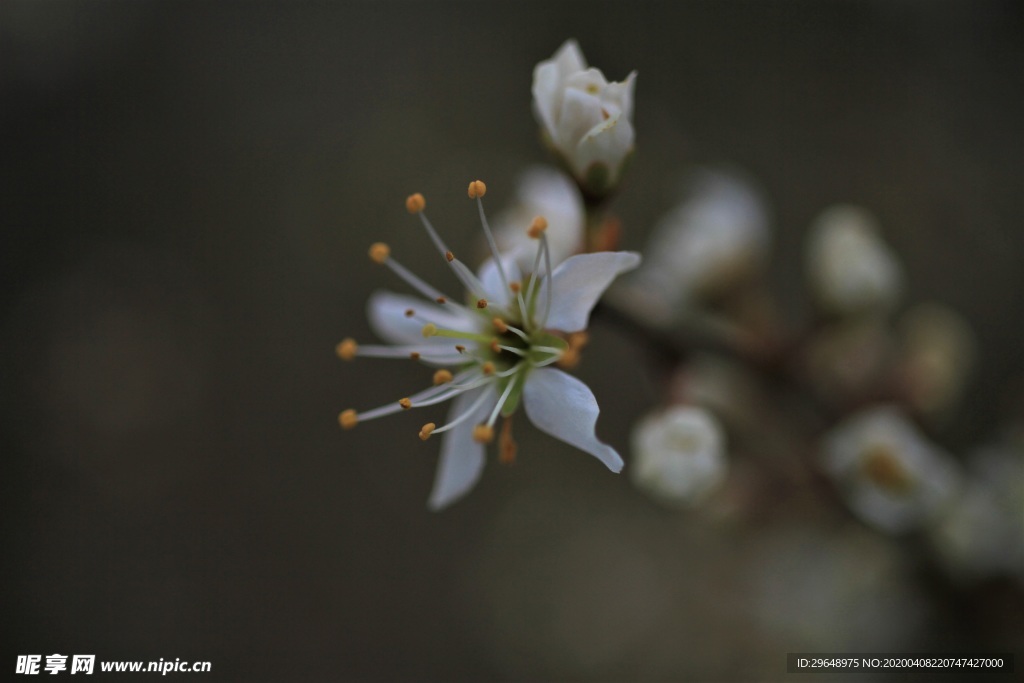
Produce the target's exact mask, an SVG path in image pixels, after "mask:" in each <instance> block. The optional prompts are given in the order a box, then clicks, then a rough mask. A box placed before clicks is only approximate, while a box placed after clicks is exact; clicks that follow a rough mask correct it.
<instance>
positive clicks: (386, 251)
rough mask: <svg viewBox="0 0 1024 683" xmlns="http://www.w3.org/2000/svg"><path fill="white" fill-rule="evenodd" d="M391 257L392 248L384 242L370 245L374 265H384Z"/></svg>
mask: <svg viewBox="0 0 1024 683" xmlns="http://www.w3.org/2000/svg"><path fill="white" fill-rule="evenodd" d="M389 256H391V247H389V246H388V245H386V244H384V243H383V242H374V243H373V244H371V245H370V258H371V259H373V262H374V263H384V262H385V261H387V260H388V257H389Z"/></svg>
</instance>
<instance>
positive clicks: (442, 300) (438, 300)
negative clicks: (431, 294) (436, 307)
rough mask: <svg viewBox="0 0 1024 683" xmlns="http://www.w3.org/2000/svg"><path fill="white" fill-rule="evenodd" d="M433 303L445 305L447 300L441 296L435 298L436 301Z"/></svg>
mask: <svg viewBox="0 0 1024 683" xmlns="http://www.w3.org/2000/svg"><path fill="white" fill-rule="evenodd" d="M434 301H436V302H437V303H439V304H446V303H448V299H446V298H444V297H443V296H439V297H437V298H436V299H434Z"/></svg>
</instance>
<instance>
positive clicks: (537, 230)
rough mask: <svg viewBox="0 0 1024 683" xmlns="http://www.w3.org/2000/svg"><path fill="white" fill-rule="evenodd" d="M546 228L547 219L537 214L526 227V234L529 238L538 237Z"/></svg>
mask: <svg viewBox="0 0 1024 683" xmlns="http://www.w3.org/2000/svg"><path fill="white" fill-rule="evenodd" d="M547 229H548V219H546V218H544V216H537V217H535V218H534V219H533V222H531V223H530V227H529V228H527V229H526V234H527V235H529V236H530V239H538V238H540V236H541V233H543V232H544V231H545V230H547Z"/></svg>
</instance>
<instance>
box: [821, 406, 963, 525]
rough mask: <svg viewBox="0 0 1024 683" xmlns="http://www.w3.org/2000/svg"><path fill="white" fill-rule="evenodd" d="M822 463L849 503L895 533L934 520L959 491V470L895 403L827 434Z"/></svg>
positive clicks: (865, 517) (871, 410)
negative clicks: (894, 405)
mask: <svg viewBox="0 0 1024 683" xmlns="http://www.w3.org/2000/svg"><path fill="white" fill-rule="evenodd" d="M822 463H823V465H824V469H825V470H826V472H827V473H828V474H829V475H831V476H832V478H833V479H834V480H835V481H836V483H837V484H838V486H839V488H840V489H841V491H842V493H843V495H844V496H845V498H846V502H847V504H848V505H849V506H850V508H851V509H852V510H853V511H854V512H855V513H856V514H857V515H858V516H860V517H861V518H862V519H863V520H864V521H866V522H867V523H869V524H871V525H872V526H874V527H876V528H878V529H880V530H882V531H885V532H888V533H892V534H900V533H905V532H908V531H912V530H914V529H918V528H920V527H922V526H924V525H925V524H927V523H930V522H933V521H935V520H936V519H937V518H938V517H939V516H941V514H942V513H943V512H945V511H946V510H947V509H948V507H949V505H950V504H951V502H952V501H953V499H954V498H955V496H956V493H957V491H958V488H959V485H960V472H959V469H958V467H957V465H956V462H955V461H954V460H953V458H952V456H950V455H949V454H947V453H945V452H944V451H942V450H941V449H940V448H939V447H938V446H935V445H934V444H932V443H930V442H929V441H928V440H927V439H925V438H924V436H922V435H921V434H920V433H919V432H918V430H917V429H916V428H915V427H914V426H913V425H912V424H911V423H910V422H909V421H908V420H907V418H906V417H905V416H904V415H903V413H902V412H901V411H900V410H899V409H898V408H895V407H893V406H882V407H877V408H871V409H868V410H866V411H863V412H861V413H858V414H856V415H854V416H853V417H850V418H848V419H847V420H846V421H845V422H844V423H842V424H841V425H839V426H838V427H836V428H835V429H833V430H832V431H831V432H830V433H829V434H828V435H827V436H826V438H825V441H824V443H823V448H822Z"/></svg>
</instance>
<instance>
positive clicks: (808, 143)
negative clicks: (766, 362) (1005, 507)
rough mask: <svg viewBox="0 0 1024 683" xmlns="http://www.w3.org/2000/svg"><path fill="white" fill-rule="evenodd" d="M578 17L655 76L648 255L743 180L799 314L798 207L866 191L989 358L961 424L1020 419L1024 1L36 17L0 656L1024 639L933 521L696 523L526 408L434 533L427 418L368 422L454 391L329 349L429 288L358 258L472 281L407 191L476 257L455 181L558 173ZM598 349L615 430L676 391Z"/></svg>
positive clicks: (13, 192) (481, 657) (7, 43)
mask: <svg viewBox="0 0 1024 683" xmlns="http://www.w3.org/2000/svg"><path fill="white" fill-rule="evenodd" d="M568 37H576V38H577V39H578V40H579V41H580V44H581V46H582V48H583V51H584V53H585V54H586V56H587V58H588V60H589V61H590V62H591V64H593V65H595V66H598V67H600V68H601V69H602V70H603V71H604V72H605V74H606V75H607V76H608V77H609V78H611V79H614V80H618V79H621V78H623V77H625V75H626V74H627V73H628V72H629V71H630V70H632V69H636V70H637V71H638V72H639V76H638V80H637V90H636V116H635V125H636V129H637V146H638V153H637V157H636V159H635V161H634V164H633V167H632V169H631V173H630V175H629V178H628V181H627V187H626V188H625V189H624V191H623V193H622V195H621V197H619V198H618V200H617V201H616V204H615V208H616V210H617V212H618V213H619V215H620V216H621V217H622V219H623V221H624V226H625V236H624V245H625V246H626V247H628V248H634V249H641V248H642V247H643V244H644V237H645V235H646V234H647V233H648V231H649V228H650V226H652V225H653V223H654V221H655V220H656V219H657V217H658V216H659V215H660V214H662V213H663V212H664V211H666V210H667V209H668V208H670V207H671V206H672V205H673V204H674V202H675V201H676V196H675V195H674V194H673V192H674V189H675V188H676V187H677V185H676V183H677V181H678V177H679V174H680V173H681V172H682V171H684V170H686V169H687V168H688V167H690V166H692V165H694V164H700V163H709V162H714V163H717V162H728V163H732V164H735V165H738V166H739V167H741V168H743V169H745V170H746V171H747V172H748V173H750V174H751V175H752V176H753V177H755V178H756V179H757V180H758V181H759V182H760V183H761V185H762V187H763V189H764V190H765V192H766V194H767V196H768V197H769V198H770V201H771V208H772V215H773V219H774V227H775V230H776V239H775V245H774V251H775V256H776V258H775V261H774V262H773V270H772V283H773V286H774V287H775V291H776V292H777V293H778V294H779V295H780V296H781V297H782V299H783V302H784V304H785V306H786V310H787V313H788V315H790V316H791V317H792V318H793V319H794V320H799V319H800V317H801V316H802V315H803V314H804V313H805V310H806V306H805V305H804V298H803V294H802V293H801V283H802V270H801V261H800V256H801V245H802V241H803V239H804V234H805V231H806V228H807V226H808V225H809V224H810V222H811V220H812V219H813V218H814V217H815V216H816V215H817V214H818V213H819V212H820V211H821V210H822V209H823V208H825V207H826V206H827V205H829V204H831V203H833V202H836V201H849V202H855V203H858V204H862V205H864V206H867V207H869V208H870V209H871V210H872V211H874V212H875V213H876V214H877V216H878V217H879V220H880V221H881V223H882V225H883V228H884V229H885V231H886V238H887V239H888V241H889V242H890V243H891V244H892V245H893V246H894V248H895V249H896V250H897V251H898V252H899V253H900V254H901V255H902V256H903V259H904V263H905V266H906V269H907V273H908V277H909V288H908V294H907V300H908V301H921V300H931V299H935V300H939V301H943V302H945V303H947V304H949V305H951V306H952V307H953V308H955V309H957V310H958V311H960V312H961V313H962V314H964V315H965V316H966V318H967V319H968V320H969V321H970V323H971V324H972V325H973V326H974V329H975V332H976V333H977V335H978V338H979V344H980V349H981V357H980V364H979V370H978V373H977V374H976V376H975V379H974V381H973V383H972V385H971V387H970V394H969V400H968V401H967V402H966V404H965V407H964V409H963V411H962V413H961V419H960V420H959V421H957V422H956V423H955V424H954V426H952V427H950V428H949V430H948V431H947V433H946V434H945V435H944V436H945V439H946V445H948V446H949V447H950V448H951V449H953V450H954V452H956V453H958V454H960V453H962V451H963V449H965V448H966V447H968V446H969V445H971V444H973V443H976V442H979V441H982V440H984V439H986V438H987V437H989V436H990V435H991V434H993V433H994V432H995V430H996V429H997V428H998V426H999V425H1000V424H1001V423H1002V422H1003V421H1004V420H1006V419H1008V416H1010V415H1012V414H1013V411H1014V410H1015V407H1017V408H1019V405H1018V404H1017V403H1015V397H1017V396H1019V395H1020V393H1019V392H1020V389H1021V387H1022V386H1024V385H1022V383H1021V377H1022V376H1024V360H1022V358H1021V356H1020V349H1021V348H1022V344H1024V328H1022V326H1021V322H1020V315H1021V311H1022V310H1024V309H1022V303H1024V302H1022V300H1021V291H1024V275H1022V269H1021V265H1022V261H1024V258H1022V257H1024V231H1022V229H1021V228H1022V226H1024V199H1022V198H1024V186H1022V178H1024V175H1022V171H1024V168H1022V159H1024V135H1022V130H1021V122H1022V121H1024V87H1022V86H1024V83H1022V80H1024V40H1022V38H1024V12H1022V10H1021V4H1020V3H1016V2H1009V1H1007V2H962V3H953V2H910V1H902V0H894V1H891V2H857V3H851V2H807V3H804V2H714V3H707V2H678V3H676V2H663V3H630V4H627V3H615V4H601V3H585V2H566V3H557V4H552V3H493V4H492V3H480V2H477V3H469V2H465V3H445V4H441V3H426V2H424V3H412V2H409V3H390V2H389V3H368V2H367V3H327V2H318V3H301V4H300V3H296V4H269V3H236V2H230V3H185V2H166V3H164V2H160V3H155V2H131V3H128V2H124V3H91V2H90V3H86V2H80V3H66V2H20V1H14V2H12V1H10V0H8V1H7V2H4V3H3V4H0V98H2V99H0V101H2V108H0V174H2V175H0V220H2V221H3V242H2V248H0V278H2V279H3V287H2V290H0V297H2V298H0V311H2V325H3V327H2V338H0V351H2V360H0V368H2V373H3V374H2V377H3V389H2V393H0V401H2V403H0V410H2V414H3V423H4V427H3V434H2V442H0V448H2V451H0V452H2V454H3V462H4V465H3V471H4V474H3V485H2V486H3V491H2V493H3V498H4V501H5V514H4V527H5V532H6V539H7V540H5V542H4V544H5V550H4V557H5V564H6V565H7V566H8V570H9V572H10V573H9V574H8V578H7V579H6V580H5V581H4V587H5V591H4V593H5V595H4V602H3V610H2V612H3V615H4V622H5V624H6V625H7V627H8V629H9V630H10V631H11V634H10V635H9V636H8V637H6V638H5V639H4V642H5V653H4V660H3V662H0V666H2V667H4V668H6V667H13V665H14V661H13V660H14V659H15V655H16V654H43V655H46V654H51V653H54V652H59V653H63V654H74V653H77V654H96V655H97V657H98V658H99V659H101V660H103V659H106V660H110V659H139V660H143V659H158V658H161V657H162V658H164V659H171V660H173V659H174V658H176V657H180V658H182V659H186V660H209V661H211V662H213V671H214V673H213V674H212V675H207V676H205V677H204V680H205V679H209V680H328V679H334V680H389V681H390V680H616V681H621V680H684V679H685V680H754V679H758V680H769V679H776V680H779V679H782V678H784V677H785V674H784V671H785V653H786V652H793V651H800V650H803V651H810V650H817V651H843V650H846V651H856V650H862V651H864V650H874V651H878V652H895V651H913V650H914V649H917V650H918V651H920V650H928V649H936V648H958V649H967V650H970V649H983V650H988V651H992V650H998V649H1002V650H1008V649H1011V648H1012V647H1016V646H1018V645H1019V644H1020V633H1021V632H1022V629H1024V624H1022V623H1021V616H1020V610H1019V609H1017V608H1015V607H1006V606H1005V605H1002V603H998V604H997V601H996V600H995V599H994V598H992V597H991V595H990V593H989V592H986V590H984V589H981V590H974V591H973V592H971V591H968V592H966V593H964V592H957V591H953V590H950V589H949V588H948V587H946V586H945V584H940V585H935V583H934V581H933V580H932V578H930V577H929V576H928V575H922V574H921V572H920V571H918V568H917V566H916V565H915V563H914V562H913V561H909V560H907V559H906V558H907V554H906V552H905V548H903V547H902V542H900V541H896V540H890V539H887V538H882V537H880V536H877V535H876V534H874V533H872V532H869V531H867V530H866V529H865V528H863V527H861V526H860V525H859V524H858V523H857V522H856V521H854V520H853V518H852V517H841V516H840V517H830V518H828V519H825V520H818V519H816V518H815V517H814V515H808V514H807V508H806V507H805V506H804V502H803V501H802V500H801V498H800V496H795V497H793V498H792V499H791V500H786V501H784V502H781V503H778V504H776V505H774V506H773V507H772V508H771V511H770V514H767V515H764V516H761V517H759V518H757V519H749V518H744V517H743V516H742V515H740V516H736V515H732V516H730V515H728V514H724V515H720V514H714V513H709V512H704V511H699V512H697V513H691V514H686V513H670V512H667V511H665V510H662V509H661V508H659V507H657V506H656V505H654V504H653V503H652V502H650V501H649V500H648V499H646V498H644V497H643V496H642V495H640V494H639V493H638V492H636V491H635V490H634V489H633V488H632V487H631V486H630V484H629V481H628V479H627V478H626V477H624V476H623V477H615V476H612V475H610V474H608V473H607V471H605V470H604V469H603V468H600V467H597V466H595V463H594V462H593V461H592V460H591V459H589V458H586V457H584V456H581V455H580V454H579V453H578V452H575V451H573V450H572V449H571V448H569V447H565V446H563V445H562V444H560V443H557V442H554V441H552V440H550V439H547V438H546V437H540V436H537V435H536V433H535V432H533V431H531V430H530V429H527V428H525V424H522V425H520V427H519V431H520V432H522V433H521V434H519V437H520V440H521V442H522V445H523V448H522V452H521V457H520V461H519V463H518V464H517V466H515V467H512V468H501V467H497V466H494V465H492V466H490V467H489V468H488V471H487V472H485V476H484V479H483V481H482V482H481V483H480V485H479V486H478V487H477V489H476V490H474V491H473V493H472V494H471V495H470V496H469V497H468V498H467V499H465V500H464V501H462V502H460V503H458V504H457V505H455V506H454V507H453V508H451V509H449V510H447V511H444V512H442V513H440V514H431V513H429V512H427V511H426V508H425V500H426V496H427V493H428V491H429V487H430V484H431V481H432V477H433V469H434V465H435V461H436V448H437V444H436V441H432V442H428V443H427V444H423V443H421V442H420V441H419V440H418V439H416V437H415V433H416V430H417V429H418V428H419V425H420V423H421V422H422V420H420V419H419V417H418V416H396V417H394V418H392V419H390V420H388V421H381V422H375V423H372V424H367V425H365V426H361V427H360V428H359V429H356V430H354V431H352V432H345V433H343V432H341V431H340V430H339V429H338V428H337V424H336V422H335V416H336V414H337V412H338V411H339V410H341V409H343V408H347V407H356V408H360V409H365V408H369V407H373V406H376V405H378V404H381V403H383V402H385V401H390V400H394V398H395V397H396V396H399V395H405V394H407V393H409V392H410V391H411V390H414V389H415V388H416V387H418V386H422V385H424V384H425V383H426V382H427V381H428V378H429V374H428V371H426V370H417V371H415V372H411V371H410V367H409V366H408V365H394V364H388V363H385V362H375V361H361V362H359V363H357V364H354V365H346V364H342V363H340V362H339V361H338V360H337V359H336V358H335V356H334V353H333V346H334V344H335V343H336V342H337V341H339V340H340V339H341V338H342V337H343V336H348V335H351V336H354V337H356V338H357V339H369V338H371V336H372V335H371V334H370V332H369V329H368V326H367V324H366V322H365V317H364V302H365V299H366V297H367V295H368V294H369V293H370V292H371V291H373V290H374V289H376V288H378V287H393V288H394V287H398V283H396V282H395V279H394V278H393V277H392V276H391V275H390V274H389V273H387V272H386V271H384V270H380V269H376V268H371V267H370V266H371V265H372V264H369V263H368V262H367V259H366V256H365V254H366V247H367V245H368V244H369V243H370V242H372V241H375V240H379V239H380V240H386V241H388V242H389V243H391V245H392V247H393V249H394V250H395V252H396V253H398V254H401V260H403V262H404V263H406V264H407V265H409V266H411V267H413V268H414V269H415V270H416V271H417V272H419V273H420V274H421V275H423V276H425V277H426V278H427V279H428V280H429V281H433V282H437V283H445V284H446V286H447V284H448V283H449V281H448V280H446V279H445V278H447V277H448V275H447V273H446V272H445V269H444V266H443V264H442V263H439V262H438V260H437V259H436V258H434V257H435V254H434V253H433V252H432V251H431V250H429V249H428V246H429V245H428V243H427V242H426V240H425V239H424V238H423V236H422V234H421V233H420V232H419V231H418V228H417V226H416V224H415V222H413V221H411V220H410V218H409V216H408V215H407V214H406V213H405V210H404V207H403V199H404V197H405V196H406V195H407V194H409V193H410V192H413V191H421V192H423V193H424V194H425V195H426V196H427V199H428V202H429V204H430V212H431V217H432V219H433V221H434V223H435V225H437V226H439V228H440V229H441V230H442V232H443V233H444V234H445V236H446V237H447V238H448V240H449V241H450V242H451V243H452V246H453V248H454V249H455V250H456V251H460V250H461V251H466V250H469V249H473V248H476V246H477V244H478V242H477V239H478V236H477V232H476V230H477V221H476V218H475V212H474V211H473V210H472V206H471V205H470V204H468V203H467V201H466V200H465V197H464V192H465V189H464V188H465V185H466V183H467V181H468V180H470V179H472V178H476V177H479V178H482V179H484V180H486V181H487V182H488V184H489V187H490V188H491V190H490V192H489V193H488V202H489V203H488V206H490V207H492V209H496V208H498V207H500V206H502V205H503V204H504V203H505V201H507V200H509V199H510V198H511V197H512V194H513V189H514V180H515V177H516V175H517V173H518V172H519V171H520V170H522V168H523V167H525V166H526V165H528V164H530V163H535V162H539V161H544V155H543V151H542V149H541V147H540V146H539V145H538V144H537V135H536V124H535V123H534V120H533V117H532V115H531V110H530V91H529V89H530V82H531V74H532V69H533V66H534V65H535V64H536V62H538V61H540V60H542V59H546V58H548V57H550V55H551V54H552V53H553V52H554V51H555V50H556V49H557V48H558V46H559V45H560V44H561V43H562V42H563V41H564V40H565V39H566V38H568ZM593 337H594V341H593V343H592V345H591V347H590V348H589V349H588V354H587V358H586V360H585V362H584V365H583V366H582V367H581V368H580V370H579V371H578V374H579V375H580V376H581V377H582V378H583V379H585V380H586V381H587V382H588V383H589V384H590V386H591V387H592V388H593V390H594V392H595V394H596V395H597V397H598V399H599V401H600V402H601V404H602V408H603V413H602V420H601V422H600V425H599V431H600V433H601V435H602V436H603V438H605V439H607V440H608V441H609V442H611V443H612V444H614V445H616V446H617V447H618V448H620V450H622V451H623V452H625V451H626V450H627V444H628V430H629V425H630V424H631V422H632V421H633V420H634V419H635V418H636V417H638V416H639V415H641V414H642V413H643V412H645V411H646V410H647V409H648V408H650V407H651V406H652V405H653V404H654V403H655V402H656V400H657V396H656V394H655V393H654V391H653V386H654V383H653V382H652V380H651V379H649V378H645V377H644V376H643V375H642V373H641V371H640V369H639V364H632V363H630V362H628V361H627V362H609V360H614V359H621V358H627V359H628V358H630V357H631V356H630V355H629V354H635V353H636V349H635V348H633V347H632V346H631V343H630V342H629V341H628V340H627V339H626V338H625V337H624V336H622V335H621V334H619V333H618V332H617V331H616V330H614V329H611V328H604V329H602V328H598V329H596V330H594V334H593ZM413 374H415V375H416V376H412V375H413ZM439 414H440V413H439ZM548 455H550V457H547V456H548ZM627 467H628V457H627ZM972 590H973V589H972ZM997 595H1004V593H1002V592H998V593H997ZM986 601H987V602H986ZM1018 605H1019V603H1018ZM1018 660H1019V657H1018ZM1021 663H1022V662H1020V661H1018V665H1020V664H1021ZM64 675H67V674H66V673H65V674H64ZM864 680H867V679H866V678H865V679H864Z"/></svg>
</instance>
